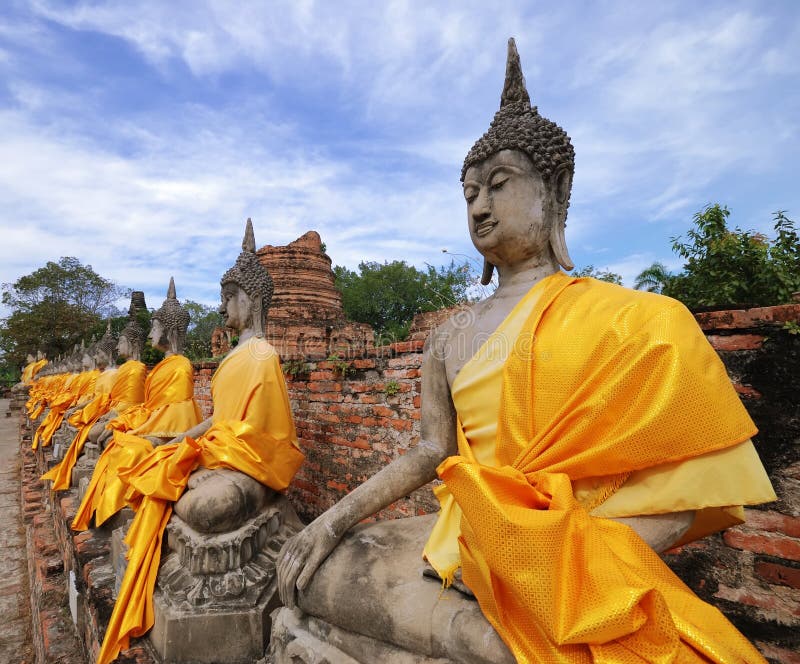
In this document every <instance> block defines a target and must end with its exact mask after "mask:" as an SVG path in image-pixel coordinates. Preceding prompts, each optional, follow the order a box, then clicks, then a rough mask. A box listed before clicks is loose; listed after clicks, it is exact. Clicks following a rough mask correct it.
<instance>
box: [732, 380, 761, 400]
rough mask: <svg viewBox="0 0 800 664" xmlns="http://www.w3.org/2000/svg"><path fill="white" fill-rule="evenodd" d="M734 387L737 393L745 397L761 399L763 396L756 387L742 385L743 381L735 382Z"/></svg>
mask: <svg viewBox="0 0 800 664" xmlns="http://www.w3.org/2000/svg"><path fill="white" fill-rule="evenodd" d="M733 389H734V390H736V392H737V394H741V395H742V397H743V398H745V399H760V398H761V396H762V395H761V392H759V391H758V390H757V389H755V388H754V387H750V386H749V385H742V384H741V383H734V384H733Z"/></svg>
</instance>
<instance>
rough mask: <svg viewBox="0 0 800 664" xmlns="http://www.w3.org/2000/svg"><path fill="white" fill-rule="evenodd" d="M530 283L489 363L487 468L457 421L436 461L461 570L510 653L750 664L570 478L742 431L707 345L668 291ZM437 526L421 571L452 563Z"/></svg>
mask: <svg viewBox="0 0 800 664" xmlns="http://www.w3.org/2000/svg"><path fill="white" fill-rule="evenodd" d="M535 288H538V289H539V295H540V297H539V299H538V301H537V302H536V304H535V305H534V307H533V310H532V312H531V314H530V317H529V319H528V321H527V323H526V326H525V330H526V333H527V334H528V343H520V344H515V345H514V348H513V349H512V352H511V355H510V357H509V359H508V361H507V362H506V363H505V366H504V370H503V387H502V394H501V402H500V411H499V414H498V429H497V441H496V455H497V461H498V467H495V468H492V467H489V466H486V465H483V464H480V463H477V462H476V460H475V458H474V455H472V454H471V451H470V450H469V444H468V443H467V441H466V439H465V437H464V435H463V432H459V456H456V457H451V458H449V459H447V460H446V461H445V462H444V463H443V464H442V465H441V466H440V467H439V474H440V477H441V478H442V479H443V480H444V482H445V485H446V487H447V492H449V493H450V494H451V495H452V497H453V498H454V501H455V503H456V506H457V508H458V510H459V511H460V512H461V513H462V516H461V519H460V524H459V526H460V533H461V534H460V537H459V538H458V544H459V551H458V553H456V554H455V556H456V558H458V559H459V560H458V561H457V562H460V563H461V565H462V568H463V579H464V582H465V583H466V584H467V585H468V586H469V587H470V588H471V589H472V590H473V592H475V594H476V597H477V598H478V601H479V602H480V605H481V609H482V611H483V612H484V614H485V615H486V617H487V619H489V621H490V622H491V623H492V624H493V626H494V627H495V628H496V629H497V631H498V633H499V634H500V635H501V637H502V638H503V640H504V641H505V642H506V643H507V644H508V646H509V648H511V650H512V652H513V653H514V655H515V657H516V658H517V660H518V661H520V662H538V661H553V662H615V663H617V664H621V663H624V662H641V661H658V662H662V661H663V662H672V661H709V660H710V661H717V662H726V663H727V662H763V661H764V660H763V658H761V656H760V655H759V654H758V652H757V651H756V650H755V649H754V648H753V647H752V646H750V644H748V643H747V641H746V640H745V639H744V637H742V636H741V635H740V634H739V633H738V632H737V631H736V630H735V628H734V627H733V626H732V625H730V623H728V622H727V621H726V620H725V619H724V617H722V615H721V614H719V612H718V611H717V610H716V609H713V608H712V607H710V606H708V605H706V604H704V603H703V602H701V601H700V600H699V599H698V598H696V597H695V596H694V595H693V594H692V593H691V591H689V590H688V589H687V588H685V586H683V584H682V583H681V582H680V581H679V580H678V579H677V577H675V576H674V575H673V574H672V573H671V572H670V571H669V568H667V567H666V565H664V563H663V562H662V561H661V560H660V558H658V556H657V555H656V554H655V553H653V552H652V551H651V550H650V549H649V547H647V545H646V544H645V543H644V542H643V541H642V540H640V538H638V536H636V535H635V533H634V532H633V531H632V530H630V529H629V528H627V527H625V526H622V525H620V524H618V523H616V522H612V521H609V520H607V519H600V518H594V517H591V516H590V515H589V513H588V510H587V508H586V507H584V506H583V505H581V504H580V503H578V501H577V500H576V499H575V497H574V495H573V492H572V482H573V481H575V480H579V479H581V478H596V480H597V481H596V498H597V499H598V500H599V502H602V501H603V500H605V499H606V498H608V496H610V495H613V494H614V493H615V492H616V491H617V490H618V489H619V487H620V486H621V485H622V484H623V483H624V481H625V479H626V478H627V476H628V475H629V474H630V473H632V472H635V471H638V470H641V469H645V468H649V467H652V466H656V465H659V464H663V463H665V462H669V461H680V460H683V459H691V458H693V457H697V456H699V455H702V454H705V453H708V452H712V451H714V450H721V449H725V448H728V447H731V446H733V445H736V444H739V443H741V442H742V441H745V440H747V439H748V438H750V437H751V436H752V435H753V434H754V433H755V432H756V431H755V427H754V425H753V423H752V421H751V420H750V418H749V416H748V415H747V413H746V411H745V410H744V408H743V407H742V405H741V403H740V401H739V399H738V397H737V396H736V394H735V392H734V390H733V389H732V387H731V385H730V381H729V379H728V377H727V374H726V373H725V370H724V367H723V366H722V364H721V362H720V361H719V358H718V357H717V356H716V354H715V353H714V351H713V350H712V349H711V348H710V346H709V345H708V343H707V342H706V340H705V338H704V337H703V335H702V333H701V332H700V330H699V328H698V327H697V325H696V323H695V322H694V319H693V318H692V316H691V314H689V312H688V311H686V310H685V308H683V307H682V305H680V304H678V303H676V302H674V301H671V300H668V299H666V298H661V297H660V296H654V295H652V294H644V293H631V292H630V291H627V290H625V289H622V288H619V287H613V286H611V285H607V284H602V283H601V282H596V281H594V280H587V279H579V280H575V279H570V278H569V277H567V276H566V275H563V274H556V275H553V276H551V277H548V278H547V279H545V280H543V281H542V282H541V283H540V284H538V285H537V286H536V287H535ZM589 322H591V324H589ZM773 495H774V494H773ZM451 508H452V506H451ZM446 516H447V515H446V514H444V511H443V518H446ZM436 533H437V531H436V529H434V534H436ZM441 535H442V532H441V531H440V532H439V533H438V536H439V538H438V539H436V538H433V537H432V540H429V542H428V545H426V555H427V556H428V559H429V560H430V562H431V564H433V565H434V567H436V568H437V570H439V567H437V565H443V566H444V567H445V568H446V567H447V566H448V565H449V566H452V565H453V564H454V561H453V560H452V552H450V553H448V552H447V551H446V550H445V551H440V550H439V549H438V548H437V547H438V546H439V545H440V544H441V543H442V542H443V541H444V538H442V537H441ZM448 556H450V557H448ZM443 571H445V572H447V571H448V570H447V569H444V570H443ZM440 573H441V572H440ZM706 626H707V628H708V631H707V632H706V631H703V628H704V627H706ZM699 653H701V654H699Z"/></svg>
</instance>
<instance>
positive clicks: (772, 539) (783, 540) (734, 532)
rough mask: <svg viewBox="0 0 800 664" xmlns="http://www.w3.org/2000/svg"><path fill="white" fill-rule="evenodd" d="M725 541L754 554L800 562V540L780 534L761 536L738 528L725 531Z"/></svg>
mask: <svg viewBox="0 0 800 664" xmlns="http://www.w3.org/2000/svg"><path fill="white" fill-rule="evenodd" d="M722 537H723V539H724V540H725V543H726V544H727V545H728V546H732V547H733V548H735V549H741V550H743V551H752V552H753V553H764V554H767V555H768V556H775V557H776V558H785V559H786V560H800V539H795V538H794V537H787V536H786V535H781V534H779V533H774V534H761V533H754V532H743V531H742V530H739V529H738V528H731V529H730V530H727V531H725V533H724V534H723V536H722Z"/></svg>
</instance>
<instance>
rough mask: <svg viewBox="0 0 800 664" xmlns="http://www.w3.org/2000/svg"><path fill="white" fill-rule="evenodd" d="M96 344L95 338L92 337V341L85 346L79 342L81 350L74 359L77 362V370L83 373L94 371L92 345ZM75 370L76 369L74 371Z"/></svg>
mask: <svg viewBox="0 0 800 664" xmlns="http://www.w3.org/2000/svg"><path fill="white" fill-rule="evenodd" d="M96 343H97V340H96V337H94V336H92V340H91V341H90V342H89V345H88V346H87V345H86V344H85V343H84V342H83V341H81V348H80V353H79V355H78V356H77V357H76V358H75V359H76V360H77V361H78V368H79V369H83V370H84V371H89V370H90V369H94V345H95V344H96ZM76 370H77V369H76Z"/></svg>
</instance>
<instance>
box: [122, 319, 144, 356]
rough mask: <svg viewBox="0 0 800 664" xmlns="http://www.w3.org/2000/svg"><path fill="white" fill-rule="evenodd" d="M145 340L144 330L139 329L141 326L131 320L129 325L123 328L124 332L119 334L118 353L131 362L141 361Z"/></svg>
mask: <svg viewBox="0 0 800 664" xmlns="http://www.w3.org/2000/svg"><path fill="white" fill-rule="evenodd" d="M144 340H145V334H144V330H143V329H142V328H141V327H139V324H138V323H137V322H136V320H134V319H131V320H129V321H128V324H127V325H126V326H125V327H124V328H122V332H120V333H119V340H118V341H117V353H118V354H119V356H120V357H125V358H128V359H131V360H139V359H141V357H142V347H143V346H144Z"/></svg>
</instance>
